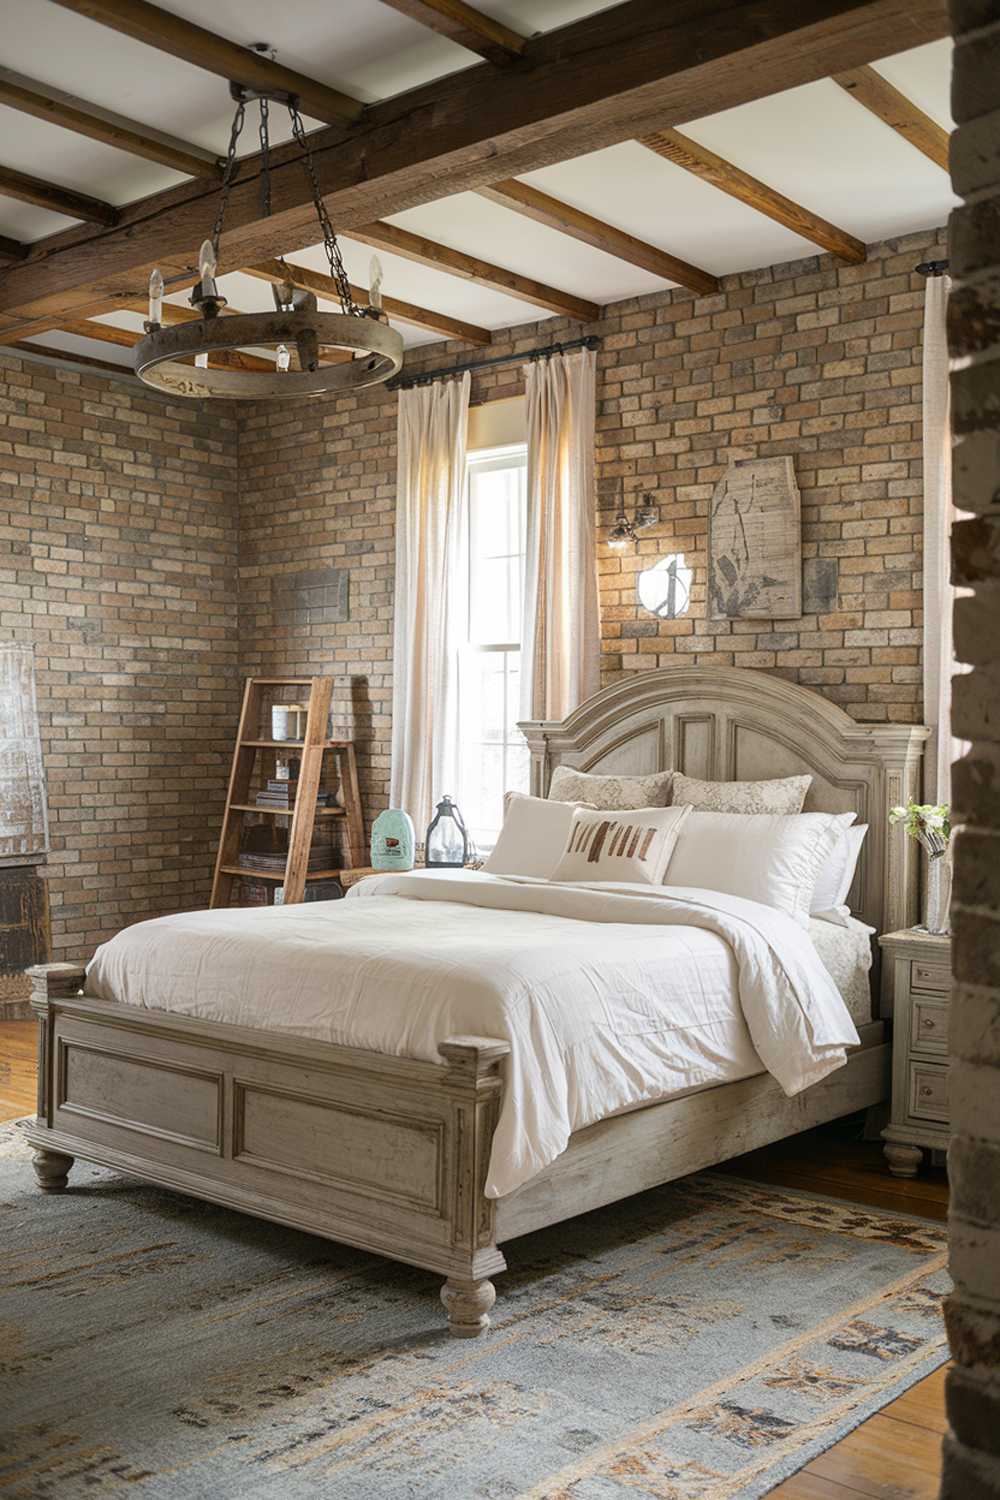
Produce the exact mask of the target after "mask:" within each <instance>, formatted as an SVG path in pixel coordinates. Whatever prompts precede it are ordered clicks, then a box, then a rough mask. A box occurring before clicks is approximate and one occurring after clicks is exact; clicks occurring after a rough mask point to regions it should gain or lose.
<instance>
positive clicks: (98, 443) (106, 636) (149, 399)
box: [0, 356, 239, 959]
mask: <svg viewBox="0 0 1000 1500" xmlns="http://www.w3.org/2000/svg"><path fill="white" fill-rule="evenodd" d="M236 458H237V453H236V428H235V422H234V419H233V416H232V413H231V411H230V410H229V409H228V408H222V409H220V408H218V407H213V408H212V409H211V411H205V410H201V409H199V408H198V407H197V406H196V405H194V404H192V403H188V402H175V403H171V402H167V401H165V400H162V399H160V398H159V397H157V396H155V395H152V394H151V393H146V392H144V391H143V390H142V389H141V388H140V387H138V386H137V385H135V384H134V383H129V382H125V381H121V380H116V379H108V378H105V377H103V376H101V375H99V374H96V373H95V374H89V373H88V374H86V375H82V374H79V373H76V372H73V371H70V370H65V369H58V368H55V367H53V366H47V365H43V364H40V363H38V362H35V361H28V360H22V359H15V358H11V357H9V356H4V357H2V358H0V638H3V639H6V640H25V641H30V642H32V643H33V644H34V647H35V653H36V668H37V679H38V698H39V711H40V719H41V730H42V749H43V753H44V757H45V768H46V773H47V777H48V797H49V816H50V823H51V837H52V856H51V860H50V863H49V877H50V878H49V888H50V895H51V902H52V918H53V922H52V926H53V946H54V955H53V956H54V957H55V958H57V959H60V958H65V959H69V958H81V957H89V955H90V954H91V953H92V952H93V950H94V947H95V946H96V945H97V943H99V942H101V941H103V940H104V939H105V938H107V937H110V936H111V935H112V934H113V933H115V932H117V931H118V929H119V928H121V927H123V926H125V925H126V924H128V923H129V922H135V921H139V920H141V919H142V918H144V917H148V916H157V915H160V914H162V913H164V912H170V911H177V910H182V909H185V908H189V907H197V906H204V905H206V904H207V899H208V891H209V876H210V872H211V868H212V861H213V859H214V849H215V842H216V839H217V836H218V820H219V817H220V814H221V808H222V801H223V797H224V794H225V785H226V768H227V766H228V762H229V757H230V753H231V743H232V735H233V731H234V726H235V722H236V714H237V709H238V697H239V683H238V677H237V671H236V668H237V660H236V657H237V652H236V520H237V504H236Z"/></svg>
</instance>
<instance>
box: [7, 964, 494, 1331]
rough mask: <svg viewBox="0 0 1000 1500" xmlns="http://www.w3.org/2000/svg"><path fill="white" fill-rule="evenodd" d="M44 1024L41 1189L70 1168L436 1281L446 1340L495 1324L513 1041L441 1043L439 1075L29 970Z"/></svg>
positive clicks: (68, 970) (60, 973) (61, 1179)
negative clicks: (491, 1178)
mask: <svg viewBox="0 0 1000 1500" xmlns="http://www.w3.org/2000/svg"><path fill="white" fill-rule="evenodd" d="M29 973H30V974H31V979H32V986H33V995H32V1000H31V1004H32V1008H33V1010H34V1011H35V1013H36V1015H37V1017H38V1021H39V1057H38V1063H39V1066H38V1114H37V1119H36V1121H35V1123H34V1124H33V1125H32V1126H31V1127H30V1129H29V1130H28V1132H27V1133H28V1138H29V1140H30V1141H31V1143H32V1145H33V1146H34V1147H35V1170H36V1173H37V1175H38V1180H39V1185H40V1187H41V1188H43V1189H44V1190H45V1191H47V1192H53V1191H55V1192H58V1191H62V1190H63V1189H64V1188H65V1187H66V1183H67V1174H68V1172H69V1170H70V1168H71V1166H72V1163H73V1158H74V1157H81V1158H82V1159H83V1160H85V1161H92V1162H97V1163H99V1164H101V1165H104V1166H110V1167H117V1168H120V1169H121V1170H123V1171H126V1172H131V1173H134V1174H135V1175H136V1176H137V1177H141V1178H145V1179H146V1180H148V1181H151V1182H156V1183H159V1184H160V1185H161V1186H163V1187H167V1188H175V1189H177V1190H178V1191H179V1192H184V1193H191V1194H193V1195H194V1196H196V1197H201V1198H207V1199H209V1200H210V1201H211V1202H213V1203H220V1204H224V1205H226V1206H227V1207H230V1208H235V1209H239V1210H241V1211H243V1212H245V1213H250V1214H255V1215H257V1216H258V1217H260V1218H265V1219H272V1220H274V1221H276V1222H278V1223H281V1224H288V1225H291V1226H292V1227H294V1228H296V1229H303V1230H306V1231H307V1232H309V1233H312V1234H319V1235H323V1236H325V1237H327V1238H328V1239H333V1240H338V1241H340V1242H342V1243H344V1244H348V1245H356V1246H357V1247H359V1248H360V1249H363V1250H370V1251H374V1252H376V1253H377V1254H379V1255H385V1256H389V1257H390V1258H392V1259H394V1260H401V1261H405V1262H406V1263H407V1264H410V1265H416V1266H421V1267H423V1268H425V1269H427V1270H431V1271H437V1272H439V1273H441V1274H442V1275H444V1276H445V1277H446V1278H447V1280H446V1283H445V1286H444V1289H443V1291H442V1294H441V1295H442V1300H443V1302H444V1305H445V1307H446V1309H447V1312H448V1318H449V1325H450V1328H451V1331H452V1332H453V1333H454V1334H456V1335H458V1336H460V1337H474V1336H475V1335H476V1334H478V1333H480V1332H482V1330H483V1329H484V1328H486V1327H487V1326H488V1324H489V1309H490V1307H491V1306H492V1303H493V1299H494V1295H495V1294H494V1290H493V1286H492V1283H491V1280H490V1278H491V1277H492V1276H494V1275H496V1273H497V1272H498V1271H502V1270H503V1269H504V1266H505V1261H504V1258H503V1256H502V1255H501V1253H500V1251H499V1250H498V1249H497V1245H496V1236H495V1227H496V1226H495V1218H496V1215H495V1206H494V1203H493V1200H491V1199H488V1198H486V1196H485V1194H484V1186H485V1182H486V1170H487V1165H488V1161H489V1153H490V1146H491V1142H492V1137H493V1131H494V1128H495V1125H496V1119H497V1114H498V1112H499V1105H500V1089H501V1079H500V1073H499V1064H500V1061H501V1059H502V1058H503V1057H504V1056H505V1055H506V1054H507V1052H508V1051H509V1047H508V1044H507V1043H506V1042H505V1041H499V1040H495V1039H492V1038H488V1037H451V1038H449V1039H448V1041H446V1042H443V1043H442V1044H441V1047H440V1049H439V1050H440V1053H441V1056H442V1062H441V1063H439V1064H437V1063H428V1062H418V1061H414V1060H411V1059H409V1058H401V1057H387V1056H383V1055H381V1054H378V1053H374V1052H367V1051H362V1050H359V1049H356V1048H349V1047H336V1046H332V1045H329V1044H325V1043H320V1042H313V1041H309V1040H308V1039H305V1038H302V1037H296V1036H290V1035H281V1034H276V1033H274V1032H266V1031H255V1030H251V1029H249V1028H246V1027H240V1026H228V1025H222V1024H217V1023H215V1022H211V1021H204V1020H196V1019H192V1018H189V1017H186V1016H177V1015H172V1014H170V1013H168V1012H166V1011H155V1010H142V1009H139V1008H137V1007H135V1006H128V1005H116V1004H112V1003H110V1002H108V1001H104V1000H97V999H94V998H92V997H90V996H87V995H85V994H84V993H83V992H82V989H83V983H84V977H85V970H84V968H83V966H82V965H76V964H43V965H39V966H37V967H36V968H34V969H31V970H29Z"/></svg>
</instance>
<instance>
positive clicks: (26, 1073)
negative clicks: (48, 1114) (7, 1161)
mask: <svg viewBox="0 0 1000 1500" xmlns="http://www.w3.org/2000/svg"><path fill="white" fill-rule="evenodd" d="M37 1032H38V1027H37V1026H36V1025H35V1022H34V1021H0V1123H2V1122H3V1121H4V1120H18V1119H20V1117H21V1116H22V1115H32V1114H34V1112H35V1073H36V1068H35V1046H36V1036H37Z"/></svg>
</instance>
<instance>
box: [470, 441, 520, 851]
mask: <svg viewBox="0 0 1000 1500" xmlns="http://www.w3.org/2000/svg"><path fill="white" fill-rule="evenodd" d="M512 460H515V462H512ZM527 467H528V445H527V443H526V442H517V443H504V444H501V445H499V446H496V447H490V448H478V449H472V450H470V451H469V452H467V453H466V460H465V493H464V505H465V543H464V550H465V558H464V568H463V574H464V577H463V585H464V589H465V601H464V609H463V615H464V625H463V637H464V639H463V641H462V644H461V646H460V648H459V649H460V653H461V655H463V656H464V655H466V654H467V653H469V654H471V653H475V654H476V655H479V656H482V655H490V656H496V657H502V658H503V659H504V679H505V680H504V697H505V701H506V694H507V691H508V688H507V673H508V665H507V659H508V658H509V657H510V656H511V655H513V654H514V653H515V652H516V653H517V654H518V656H520V655H521V652H522V650H523V647H522V644H521V642H520V641H519V640H516V641H474V640H473V639H472V599H473V566H474V558H473V548H472V479H473V475H474V473H475V472H476V471H478V472H479V473H490V472H497V471H504V470H509V469H514V468H517V469H520V470H521V471H522V472H523V473H524V475H525V481H526V480H527ZM526 498H527V497H526V496H525V501H526ZM524 519H525V521H526V504H525V517H524ZM522 540H524V541H525V542H526V537H523V538H522ZM520 555H521V557H522V560H523V558H524V557H525V550H524V549H523V548H522V551H521V554H520ZM522 566H523V562H522ZM522 590H523V573H522ZM458 723H459V744H460V747H461V746H462V744H463V743H464V737H463V735H462V733H461V729H462V702H461V697H460V699H459V715H458ZM483 743H485V742H484V741H481V740H479V739H477V740H476V741H475V744H476V745H477V746H479V745H481V744H483ZM497 748H499V749H500V750H501V752H502V753H501V761H502V765H503V767H504V779H505V780H506V779H507V775H508V773H507V764H508V756H509V753H510V750H511V749H512V748H513V747H512V746H511V744H510V743H509V741H508V738H507V735H506V732H505V733H504V736H503V738H502V739H501V740H500V741H499V742H498V746H497ZM501 817H502V814H501ZM470 831H471V830H470ZM497 831H499V829H498V830H497ZM494 838H495V834H493V835H492V836H491V837H490V838H488V839H487V840H483V839H482V838H481V837H480V838H477V839H476V842H477V844H478V845H479V847H481V848H483V847H491V846H492V841H493V839H494Z"/></svg>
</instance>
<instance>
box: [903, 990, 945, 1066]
mask: <svg viewBox="0 0 1000 1500" xmlns="http://www.w3.org/2000/svg"><path fill="white" fill-rule="evenodd" d="M910 1051H911V1052H927V1053H946V1052H947V1051H948V1002H947V1001H946V1000H938V999H936V998H935V999H931V998H930V997H929V996H927V995H914V996H913V1000H912V1004H911V1007H910Z"/></svg>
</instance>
